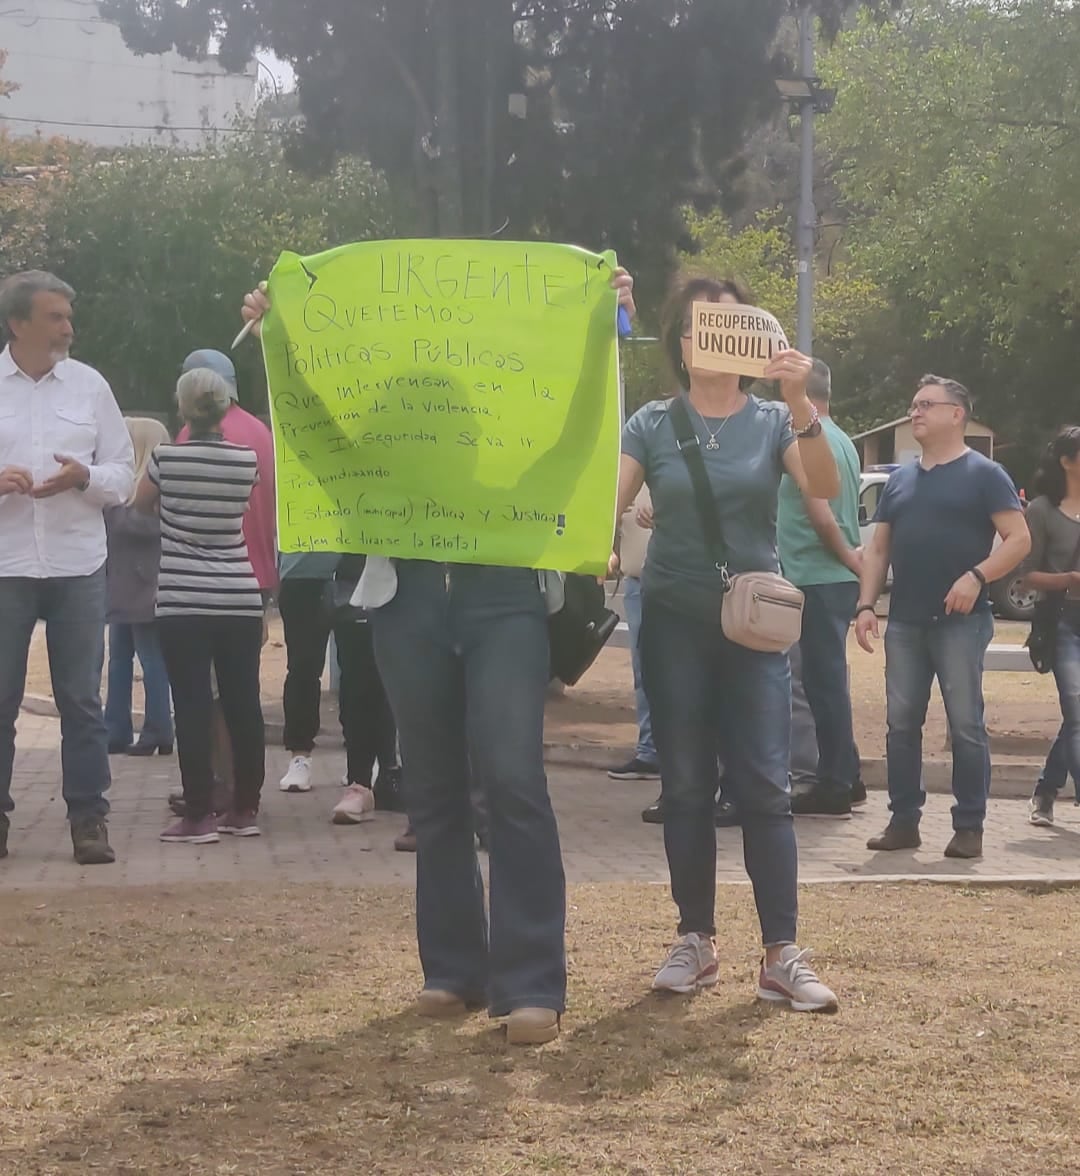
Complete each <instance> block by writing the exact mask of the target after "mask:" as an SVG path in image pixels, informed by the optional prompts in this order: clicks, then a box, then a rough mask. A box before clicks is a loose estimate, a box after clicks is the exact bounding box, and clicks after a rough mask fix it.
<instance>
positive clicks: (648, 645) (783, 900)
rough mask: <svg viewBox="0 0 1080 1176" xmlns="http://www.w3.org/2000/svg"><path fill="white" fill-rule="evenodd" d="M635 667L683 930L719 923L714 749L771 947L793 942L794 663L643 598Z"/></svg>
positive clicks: (708, 929) (712, 928) (709, 930)
mask: <svg viewBox="0 0 1080 1176" xmlns="http://www.w3.org/2000/svg"><path fill="white" fill-rule="evenodd" d="M641 656H642V669H643V670H644V673H645V689H646V691H647V692H648V695H649V704H650V706H651V707H652V716H653V729H654V731H655V733H656V746H657V749H658V750H659V752H660V770H661V772H662V774H663V778H664V848H665V849H666V851H667V859H668V870H669V871H670V873H671V896H672V898H673V899H674V900H675V904H676V906H678V908H679V934H680V935H685V934H687V933H689V932H691V931H696V932H698V933H699V934H701V935H714V934H715V933H716V827H715V824H714V821H713V797H714V796H715V795H716V790H717V787H718V785H719V778H718V768H717V748H718V747H719V748H720V757H721V759H722V760H723V762H724V766H725V774H724V789H725V793H724V794H725V797H726V798H727V799H729V800H733V801H734V802H735V803H736V804H737V805H738V806H739V811H740V813H741V814H742V838H743V859H744V861H745V863H746V872H747V874H749V876H750V881H751V883H752V884H753V887H754V899H755V902H756V903H757V911H758V918H759V920H760V922H761V933H762V938H763V941H764V942H765V944H766V945H769V946H771V945H774V944H783V943H794V942H795V929H796V922H797V918H798V899H797V895H796V889H797V883H798V857H799V854H798V847H797V845H796V843H795V826H794V823H793V821H792V816H791V794H790V791H789V787H788V760H789V757H790V744H791V671H790V669H789V666H788V659H787V655H786V654H783V653H757V652H755V651H754V650H750V649H744V648H743V647H742V646H740V645H734V644H732V643H731V642H730V641H728V640H727V638H725V637H724V635H723V633H722V632H721V630H720V623H719V620H717V621H716V622H715V623H712V624H710V623H703V622H701V621H698V620H695V619H693V618H691V617H688V616H684V615H683V614H681V613H678V612H675V611H673V610H671V609H668V608H665V607H664V606H663V605H662V604H658V603H656V602H655V601H652V600H650V599H649V598H648V597H646V598H645V607H644V616H643V618H642V626H641Z"/></svg>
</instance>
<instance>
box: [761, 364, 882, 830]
mask: <svg viewBox="0 0 1080 1176" xmlns="http://www.w3.org/2000/svg"><path fill="white" fill-rule="evenodd" d="M806 392H807V395H808V396H809V398H810V400H811V402H812V403H813V404H814V406H815V407H816V408H817V411H818V417H819V419H820V420H821V427H822V429H823V431H824V435H825V439H826V441H827V442H828V444H829V448H830V449H831V450H832V455H833V458H834V459H835V461H836V467H837V469H838V470H839V473H840V493H839V495H837V497H836V498H834V499H833V500H832V501H831V502H826V501H824V500H822V499H820V498H808V497H806V496H804V494H803V493H802V491H801V490H800V489H799V487H798V486H797V485H796V484H795V482H794V480H793V479H792V477H791V476H790V474H785V475H784V477H783V479H782V480H781V482H780V500H779V506H778V511H777V520H776V522H777V526H776V534H777V541H778V543H779V548H780V566H781V567H782V568H783V570H784V575H785V576H786V577H787V578H788V579H789V580H790V581H791V582H792V583H793V584H794V585H795V586H796V587H798V588H801V589H802V591H803V594H804V597H805V602H804V605H803V624H802V637H801V638H800V640H799V643H798V655H799V662H800V669H801V676H802V684H803V689H804V690H805V692H806V701H807V703H808V704H809V706H810V711H811V713H812V715H813V718H814V728H815V730H816V733H817V760H818V765H817V773H816V781H815V783H813V784H812V785H810V786H809V787H808V788H805V789H801V790H799V791H795V792H793V794H792V798H791V811H792V812H793V813H795V815H796V816H834V817H850V816H851V803H852V799H853V798H854V795H855V788H856V785H857V784H858V783H859V756H858V753H857V752H856V750H855V734H854V730H853V728H852V720H851V694H850V691H849V686H848V668H847V636H848V629H849V628H850V627H851V622H852V620H853V618H854V616H855V605H856V604H857V603H858V600H859V572H860V571H861V570H862V552H861V550H860V546H859V476H860V471H861V463H860V461H859V455H858V453H857V452H856V449H855V446H854V445H853V444H852V443H851V440H850V438H849V437H848V436H847V434H846V433H845V432H844V431H843V430H842V429H841V428H840V427H839V426H838V425H837V424H836V423H835V422H834V421H833V419H832V417H831V416H830V415H829V408H830V401H831V397H832V373H831V372H830V371H829V368H828V365H826V364H825V363H823V362H822V361H821V360H820V359H815V360H814V363H813V368H812V370H811V372H810V378H809V380H808V381H807V386H806Z"/></svg>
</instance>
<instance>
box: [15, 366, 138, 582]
mask: <svg viewBox="0 0 1080 1176" xmlns="http://www.w3.org/2000/svg"><path fill="white" fill-rule="evenodd" d="M57 454H60V455H61V456H63V457H73V458H75V460H76V461H79V462H82V464H83V465H84V466H86V468H87V469H88V470H89V471H90V485H89V486H88V487H87V488H86V490H83V491H80V490H77V489H76V490H67V491H65V492H64V493H63V494H56V495H54V496H53V497H52V498H41V499H37V498H31V497H30V496H29V495H27V494H4V495H0V576H2V577H10V576H26V577H29V578H32V579H50V578H53V577H59V576H89V575H90V574H91V573H93V572H96V571H97V570H98V568H100V567H101V565H102V564H103V563H104V562H105V554H106V546H105V520H104V516H103V514H102V511H103V509H104V508H105V507H106V506H116V505H119V504H120V503H123V502H126V501H127V500H128V499H129V498H130V497H131V493H132V488H133V486H134V482H135V458H134V454H133V452H132V448H131V438H130V436H129V435H128V430H127V425H126V424H125V423H124V418H123V416H122V415H121V413H120V409H119V407H118V406H117V403H116V400H115V399H114V397H113V394H112V390H111V389H110V387H109V385H108V383H107V382H106V380H105V378H104V377H103V376H102V375H100V374H99V373H98V372H96V371H94V369H93V368H91V367H87V366H86V364H84V363H79V362H78V361H77V360H74V359H65V360H63V361H62V362H60V363H58V364H57V365H56V367H54V368H53V370H52V371H51V372H49V374H48V375H47V376H44V377H42V379H40V380H37V381H34V380H32V379H31V378H30V377H29V376H28V375H27V374H26V373H25V372H24V371H22V369H21V368H20V367H19V366H18V364H17V363H16V362H15V360H14V359H13V358H12V355H11V349H10V348H7V347H5V348H4V351H3V353H0V469H4V468H5V467H7V466H21V467H23V468H24V469H28V470H29V471H30V472H31V474H32V475H33V478H34V485H35V486H38V485H40V484H41V483H42V482H44V481H46V480H47V479H48V478H51V477H52V476H53V475H54V474H55V473H56V472H57V470H58V469H59V465H58V463H57V461H56V456H55V455H57Z"/></svg>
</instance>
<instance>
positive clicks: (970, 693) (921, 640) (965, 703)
mask: <svg viewBox="0 0 1080 1176" xmlns="http://www.w3.org/2000/svg"><path fill="white" fill-rule="evenodd" d="M993 635H994V619H993V617H992V616H991V615H990V610H989V609H983V610H980V611H979V612H976V613H972V614H971V615H970V616H961V615H959V614H954V615H952V616H948V617H941V618H939V619H937V620H933V621H926V622H923V623H920V624H913V623H911V622H908V621H895V620H890V621H889V623H888V627H887V628H886V630H885V694H886V709H887V721H888V728H889V733H888V738H887V740H886V755H887V759H888V772H889V808H890V809H891V811H892V814H893V817H892V820H893V823H894V824H896V825H902V826H906V827H911V826H917V825H918V823H919V819H920V817H921V816H922V807H923V804H924V803H925V801H926V793H925V791H924V790H923V786H922V731H923V724H924V723H925V721H926V708H927V705H928V703H929V701H930V687H931V686H932V685H933V681H934V678H935V676H936V677H937V680H938V685H939V686H940V687H941V696H942V698H943V699H944V702H945V713H946V715H947V716H948V720H949V731H950V734H951V737H952V758H953V770H952V791H953V797H954V798H955V800H956V803H955V804H954V805H953V810H952V819H953V828H954V829H956V830H960V829H972V830H975V831H978V832H981V831H982V827H983V821H984V820H985V818H986V798H987V796H989V794H990V739H989V737H988V736H987V733H986V723H985V720H984V717H983V689H982V676H983V659H984V657H985V655H986V647H987V646H988V645H989V644H990V638H991V637H992V636H993Z"/></svg>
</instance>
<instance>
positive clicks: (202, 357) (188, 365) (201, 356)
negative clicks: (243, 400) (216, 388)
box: [180, 349, 240, 400]
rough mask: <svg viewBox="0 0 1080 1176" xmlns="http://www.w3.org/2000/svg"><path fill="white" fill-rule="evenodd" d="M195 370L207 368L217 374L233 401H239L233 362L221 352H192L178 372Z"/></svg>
mask: <svg viewBox="0 0 1080 1176" xmlns="http://www.w3.org/2000/svg"><path fill="white" fill-rule="evenodd" d="M195 368H209V369H210V370H211V371H212V372H217V374H218V375H219V376H221V378H222V379H223V380H224V381H225V383H226V384H228V385H229V395H230V396H231V397H232V398H233V400H239V399H240V394H239V392H238V391H237V389H236V367H235V366H234V364H233V361H232V360H231V359H230V358H229V357H228V356H227V355H226V354H225V353H224V352H223V351H210V350H207V349H204V350H202V351H193V352H192V353H191V354H190V355H189V356H188V357H187V359H185V360H184V362H183V364H182V365H181V367H180V372H181V374H183V373H184V372H190V371H194V370H195Z"/></svg>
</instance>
